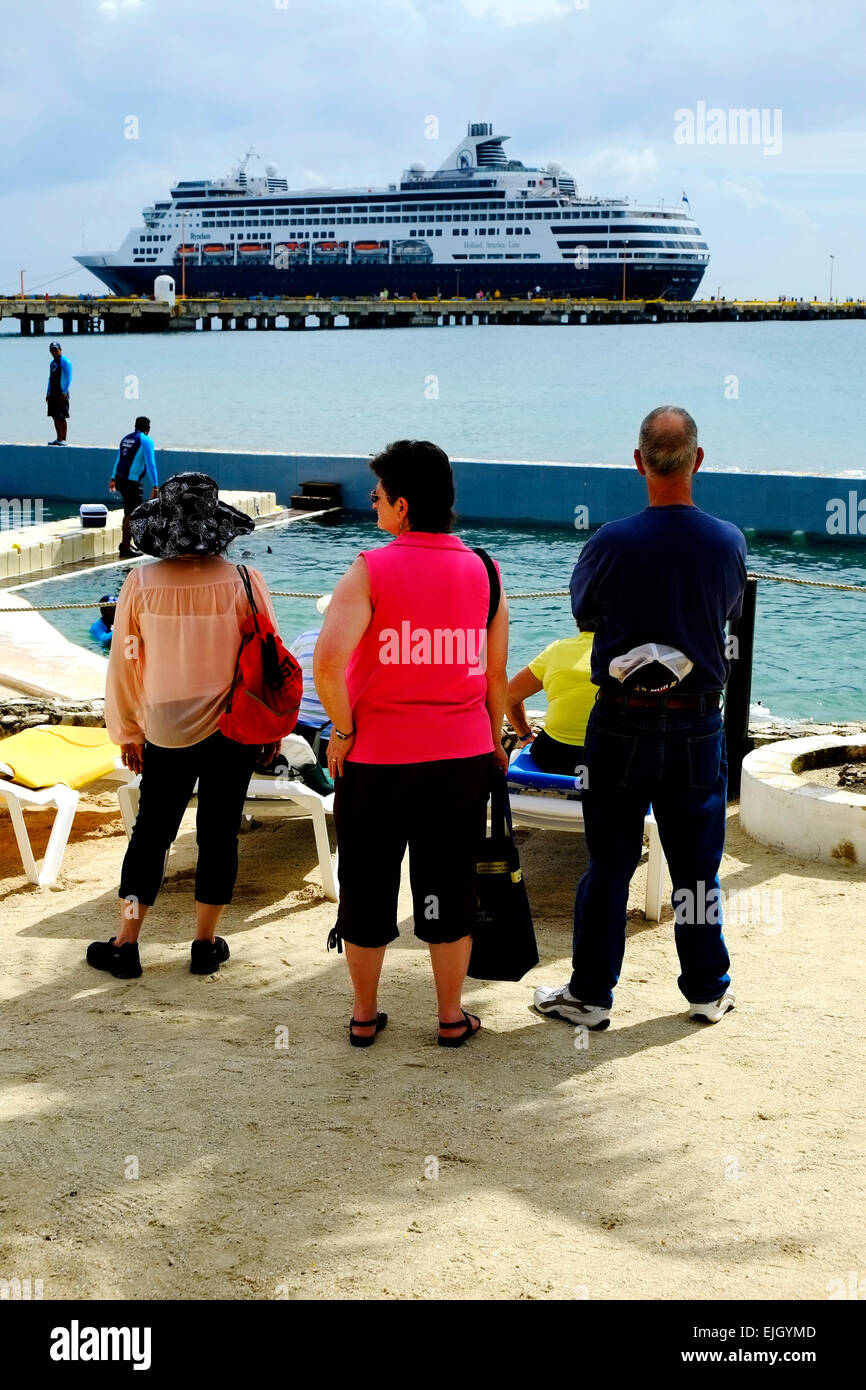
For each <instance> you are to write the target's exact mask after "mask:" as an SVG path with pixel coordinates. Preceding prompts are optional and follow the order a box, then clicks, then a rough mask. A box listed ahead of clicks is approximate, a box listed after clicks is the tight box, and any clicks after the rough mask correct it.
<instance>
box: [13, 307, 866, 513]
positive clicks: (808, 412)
mask: <svg viewBox="0 0 866 1390" xmlns="http://www.w3.org/2000/svg"><path fill="white" fill-rule="evenodd" d="M51 336H55V335H51ZM49 341H50V337H49V335H46V337H44V338H41V339H37V338H26V339H25V338H20V337H18V336H17V335H11V334H8V333H3V334H0V440H3V441H38V440H46V441H47V440H48V439H49V438H51V435H52V433H53V431H51V429H50V427H49V426H48V421H47V420H46V418H45V403H44V394H45V382H46V380H47V375H48V361H49V354H48V343H49ZM64 349H65V351H66V352H67V354H68V356H69V358H70V360H71V362H72V367H73V382H72V394H71V409H72V414H71V420H70V426H69V438H70V441H71V442H72V443H86V444H103V445H112V446H113V445H116V443H117V441H118V439H120V437H121V436H122V435H123V434H125V433H126V431H127V430H128V429H130V428H131V425H132V422H133V419H134V417H135V416H136V415H137V414H146V415H149V416H150V418H151V420H152V421H153V434H154V438H155V440H156V443H157V446H159V445H164V446H178V447H180V446H183V447H189V448H196V447H200V448H224V449H248V450H263V451H268V450H277V451H289V452H292V451H301V452H312V453H360V454H366V453H370V452H372V451H374V450H376V449H378V448H380V447H381V446H382V445H383V444H385V443H386V442H388V441H389V440H391V439H399V438H403V437H407V436H409V437H412V436H414V437H417V438H429V439H433V440H435V441H436V442H437V443H439V444H440V445H441V446H442V447H443V448H444V449H445V450H446V451H447V452H448V453H449V454H450V455H451V456H452V457H455V458H482V459H531V460H553V461H558V462H577V463H591V462H598V463H624V462H629V461H630V459H631V454H632V450H633V448H634V445H635V436H636V433H637V427H638V424H639V421H640V419H641V418H642V416H643V415H644V414H645V413H646V412H647V411H648V410H650V409H651V408H652V407H653V406H655V405H659V404H662V403H666V402H674V403H679V404H682V405H684V406H686V408H687V409H689V410H690V411H691V412H692V414H693V415H694V416H695V418H696V419H697V421H698V425H699V428H700V434H701V442H702V444H703V446H704V449H705V451H706V456H707V466H708V467H713V468H722V469H732V470H738V469H739V470H747V471H754V470H758V471H762V470H772V471H777V470H781V471H794V472H809V473H812V472H815V473H827V474H829V473H833V474H836V473H841V474H848V475H849V476H860V477H863V476H866V392H864V391H863V366H864V360H866V322H850V323H828V322H823V323H752V324H671V325H619V326H611V327H580V326H526V327H522V326H521V327H495V326H491V327H485V326H480V325H479V326H473V327H459V328H458V327H451V328H415V329H390V330H389V329H383V330H375V329H351V330H350V329H344V330H341V329H335V330H320V331H315V330H308V331H306V332H304V333H289V332H281V331H271V332H258V331H255V330H253V331H244V330H240V331H238V330H234V331H228V332H212V333H207V334H205V333H196V334H189V333H186V334H183V335H178V336H176V337H175V336H170V335H168V334H157V335H148V334H131V335H117V336H115V335H110V336H105V335H104V334H97V335H94V336H89V335H87V336H81V337H78V336H73V337H72V338H67V339H65V340H64ZM70 459H71V460H74V455H71V456H70ZM70 466H74V463H73V462H71V463H70ZM0 481H2V480H0ZM0 492H2V487H0Z"/></svg>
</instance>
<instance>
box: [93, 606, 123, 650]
mask: <svg viewBox="0 0 866 1390" xmlns="http://www.w3.org/2000/svg"><path fill="white" fill-rule="evenodd" d="M116 610H117V595H116V594H103V595H102V598H101V599H100V600H99V617H98V618H97V619H96V622H95V623H91V624H90V635H91V637H92V638H93V640H94V642H98V643H99V644H100V646H102V647H104V648H105V649H106V650H107V649H108V648H109V647H110V646H111V639H112V636H113V635H114V631H113V629H114V615H115V612H116Z"/></svg>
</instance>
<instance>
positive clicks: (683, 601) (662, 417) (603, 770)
mask: <svg viewBox="0 0 866 1390" xmlns="http://www.w3.org/2000/svg"><path fill="white" fill-rule="evenodd" d="M703 456H704V452H703V449H700V448H698V432H697V426H696V425H695V422H694V420H693V419H692V417H691V416H690V415H689V414H688V412H687V411H685V410H682V409H681V408H680V407H678V406H660V407H659V408H658V409H656V410H653V411H651V412H650V414H649V415H648V416H647V417H646V419H645V420H644V421H643V424H642V425H641V428H640V439H639V447H638V449H636V450H635V456H634V457H635V463H636V464H637V468H638V472H639V473H641V474H642V475H643V476H644V477H645V478H646V481H647V490H648V493H649V506H648V507H647V508H646V509H645V510H644V511H642V512H639V513H638V514H637V515H636V516H630V517H626V518H625V519H624V520H622V521H613V522H608V523H607V525H605V526H602V527H601V528H600V530H598V531H597V532H596V533H595V535H594V536H592V537H591V538H590V540H588V541H587V543H586V545H585V546H584V547H583V550H582V551H581V553H580V558H579V560H578V562H577V565H576V566H575V569H574V574H573V575H572V579H571V606H572V612H573V613H574V617H575V619H576V621H577V623H578V624H579V625H580V626H584V625H592V626H594V627H595V638H594V641H593V648H592V680H593V683H594V684H595V685H597V686H598V687H599V691H598V695H597V696H596V704H595V705H594V707H593V710H592V713H591V714H590V717H589V723H588V725H587V730H586V742H585V746H584V759H583V761H584V763H585V765H586V769H587V771H586V777H585V782H584V785H585V790H584V792H583V797H582V801H583V815H584V825H585V829H586V843H587V848H588V850H589V870H588V872H587V873H586V874H584V876H583V878H582V879H581V881H580V883H579V885H578V889H577V897H576V900H575V907H574V955H573V959H572V976H571V979H570V980H569V982H568V984H567V985H561V986H559V987H556V988H550V987H542V988H540V989H537V990H536V991H535V1007H536V1009H537V1010H538V1011H539V1012H540V1013H543V1014H551V1015H552V1016H553V1017H555V1018H561V1019H565V1020H566V1022H568V1023H572V1024H578V1025H581V1026H583V1027H586V1028H590V1029H601V1028H606V1027H607V1026H608V1024H609V1022H610V1014H611V1008H612V1005H613V989H614V986H615V985H616V983H617V980H618V979H619V974H620V970H621V968H622V960H623V955H624V952H625V925H626V908H627V906H628V890H629V883H630V881H631V877H632V874H633V873H634V871H635V869H636V868H637V865H638V862H639V860H640V857H641V850H642V847H643V827H644V817H645V816H646V814H647V812H648V810H649V808H650V804H652V808H653V812H654V814H655V818H656V821H657V822H658V828H659V835H660V837H661V842H662V847H663V849H664V852H665V856H666V858H667V861H668V867H669V869H670V874H671V879H672V881H673V890H674V891H673V899H672V901H673V903H674V906H675V940H676V947H677V953H678V955H679V961H680V970H681V974H680V977H679V981H678V983H679V987H680V990H681V992H682V993H683V994H684V995H685V997H686V999H687V1000H688V1001H689V1016H690V1017H691V1018H693V1019H696V1020H698V1021H700V1022H705V1023H717V1022H718V1021H719V1020H720V1019H721V1018H723V1017H724V1015H725V1014H726V1013H727V1012H728V1010H729V1009H732V1008H733V1007H734V997H733V994H732V992H731V989H730V983H731V977H730V975H729V974H728V968H729V965H730V959H729V957H728V952H727V948H726V946H725V941H724V937H723V935H722V914H721V890H720V887H719V879H718V871H719V865H720V863H721V858H722V851H723V849H724V843H725V808H726V794H727V775H728V767H727V758H726V754H725V736H724V730H723V727H722V717H721V713H720V708H719V707H720V704H721V693H722V690H723V688H724V686H725V684H726V682H727V678H728V673H729V670H730V666H729V662H728V651H727V641H726V633H725V625H726V623H727V621H728V619H730V618H737V617H739V615H740V613H741V611H742V602H743V593H744V590H745V584H746V541H745V537H744V536H743V534H742V532H741V531H739V530H737V528H736V527H735V526H732V525H731V524H730V523H729V522H726V521H719V520H717V519H716V518H715V517H712V516H710V515H708V513H706V512H703V511H701V510H700V509H699V508H698V507H696V506H695V504H694V501H693V500H692V478H693V476H694V474H695V473H697V471H698V469H699V468H700V466H701V462H702V461H703Z"/></svg>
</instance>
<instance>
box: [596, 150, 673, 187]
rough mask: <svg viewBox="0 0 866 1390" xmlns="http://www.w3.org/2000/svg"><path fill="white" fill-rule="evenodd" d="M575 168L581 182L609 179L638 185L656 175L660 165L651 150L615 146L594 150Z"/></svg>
mask: <svg viewBox="0 0 866 1390" xmlns="http://www.w3.org/2000/svg"><path fill="white" fill-rule="evenodd" d="M577 168H578V172H579V174H580V178H581V181H583V180H585V179H598V178H599V177H604V178H608V177H610V178H614V179H616V180H617V181H620V182H623V183H626V184H629V183H639V182H641V180H643V179H645V178H647V177H648V176H650V175H655V174H657V173H658V172H659V168H660V165H659V161H658V158H657V156H656V153H655V151H654V150H652V149H649V148H647V149H643V150H638V149H630V148H628V147H624V146H617V147H615V148H612V149H601V150H596V151H595V152H594V153H593V154H591V155H588V156H587V157H586V158H584V159H580V160H579V161H578V164H577Z"/></svg>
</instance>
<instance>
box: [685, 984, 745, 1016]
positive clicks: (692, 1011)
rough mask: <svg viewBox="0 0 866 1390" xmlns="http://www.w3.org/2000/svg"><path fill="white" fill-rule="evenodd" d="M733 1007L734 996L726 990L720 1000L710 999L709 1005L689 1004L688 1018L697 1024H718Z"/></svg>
mask: <svg viewBox="0 0 866 1390" xmlns="http://www.w3.org/2000/svg"><path fill="white" fill-rule="evenodd" d="M733 1007H734V996H733V994H732V993H731V991H730V990H729V989H726V990H725V992H724V994H723V995H722V997H721V998H720V999H712V1000H711V1001H710V1003H709V1004H692V1003H690V1004H689V1018H693V1019H695V1020H696V1021H697V1022H698V1023H718V1021H719V1019H720V1018H724V1016H725V1014H726V1013H728V1012H729V1011H730V1010H731V1009H732V1008H733Z"/></svg>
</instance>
